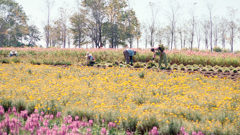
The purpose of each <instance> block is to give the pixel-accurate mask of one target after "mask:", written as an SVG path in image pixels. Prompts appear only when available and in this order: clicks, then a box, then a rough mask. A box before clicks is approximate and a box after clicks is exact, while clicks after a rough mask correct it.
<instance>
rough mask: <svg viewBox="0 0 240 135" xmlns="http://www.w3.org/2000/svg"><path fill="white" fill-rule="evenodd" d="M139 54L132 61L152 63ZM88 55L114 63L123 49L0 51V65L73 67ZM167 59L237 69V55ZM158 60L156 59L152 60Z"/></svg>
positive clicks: (178, 54) (181, 54)
mask: <svg viewBox="0 0 240 135" xmlns="http://www.w3.org/2000/svg"><path fill="white" fill-rule="evenodd" d="M13 49H15V50H17V51H18V54H19V57H17V58H15V59H13V60H12V59H10V60H9V59H7V58H6V57H7V56H8V55H9V52H10V50H13ZM134 50H136V51H137V52H138V53H137V54H136V56H134V57H133V61H134V62H149V61H150V60H152V52H150V50H147V49H134ZM87 52H90V53H92V55H93V56H94V57H95V59H96V61H98V62H101V61H105V62H115V61H118V62H119V61H124V56H123V49H59V48H50V49H42V48H1V49H0V62H2V63H9V62H11V61H13V62H30V63H32V64H49V65H73V64H77V63H79V62H84V61H85V59H86V58H85V55H86V53H87ZM166 53H167V60H168V62H169V63H171V64H184V65H193V64H201V65H203V66H205V65H211V66H215V65H218V66H226V67H229V66H233V67H238V66H240V59H239V58H240V54H234V53H216V52H213V53H211V52H200V51H199V52H195V51H189V50H187V51H185V50H181V51H179V50H178V51H177V50H171V51H169V50H166ZM158 60H159V58H158V57H156V59H155V61H156V62H157V61H158Z"/></svg>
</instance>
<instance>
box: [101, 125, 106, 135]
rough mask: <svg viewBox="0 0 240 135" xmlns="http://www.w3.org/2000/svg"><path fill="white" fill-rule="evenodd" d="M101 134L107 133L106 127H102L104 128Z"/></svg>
mask: <svg viewBox="0 0 240 135" xmlns="http://www.w3.org/2000/svg"><path fill="white" fill-rule="evenodd" d="M101 135H107V130H106V128H104V127H103V128H102V130H101Z"/></svg>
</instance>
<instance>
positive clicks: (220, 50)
mask: <svg viewBox="0 0 240 135" xmlns="http://www.w3.org/2000/svg"><path fill="white" fill-rule="evenodd" d="M213 51H214V52H222V49H221V48H220V47H217V46H216V47H214V48H213Z"/></svg>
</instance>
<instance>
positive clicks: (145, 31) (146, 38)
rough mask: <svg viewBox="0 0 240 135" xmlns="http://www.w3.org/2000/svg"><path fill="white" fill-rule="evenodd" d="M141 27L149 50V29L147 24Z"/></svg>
mask: <svg viewBox="0 0 240 135" xmlns="http://www.w3.org/2000/svg"><path fill="white" fill-rule="evenodd" d="M141 27H142V30H143V31H144V42H145V49H147V45H148V38H149V35H148V29H147V25H146V23H143V24H142V26H141Z"/></svg>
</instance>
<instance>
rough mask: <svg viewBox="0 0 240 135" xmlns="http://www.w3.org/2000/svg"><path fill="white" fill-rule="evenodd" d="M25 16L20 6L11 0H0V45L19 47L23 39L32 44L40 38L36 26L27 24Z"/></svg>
mask: <svg viewBox="0 0 240 135" xmlns="http://www.w3.org/2000/svg"><path fill="white" fill-rule="evenodd" d="M27 20H28V18H27V16H26V14H25V12H24V11H23V9H22V7H21V6H19V5H18V3H16V2H15V1H13V0H0V47H10V46H13V47H20V46H22V45H23V40H27V41H29V44H34V43H35V41H38V40H40V32H39V31H38V29H37V27H36V26H33V25H32V26H31V27H30V28H29V26H28V25H27Z"/></svg>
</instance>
